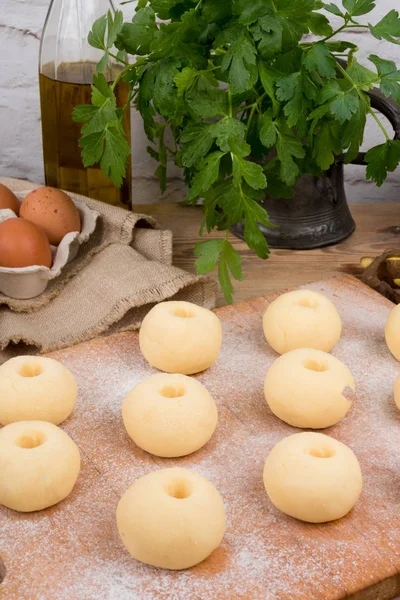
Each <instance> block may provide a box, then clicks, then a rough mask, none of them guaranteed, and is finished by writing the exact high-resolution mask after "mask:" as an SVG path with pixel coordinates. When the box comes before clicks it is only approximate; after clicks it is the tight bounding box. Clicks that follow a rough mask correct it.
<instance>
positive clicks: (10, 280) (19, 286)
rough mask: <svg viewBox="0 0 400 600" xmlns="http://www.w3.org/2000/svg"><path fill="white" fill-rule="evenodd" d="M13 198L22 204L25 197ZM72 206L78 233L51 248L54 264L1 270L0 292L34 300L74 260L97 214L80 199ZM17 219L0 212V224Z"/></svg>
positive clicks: (19, 195) (98, 214)
mask: <svg viewBox="0 0 400 600" xmlns="http://www.w3.org/2000/svg"><path fill="white" fill-rule="evenodd" d="M16 196H17V198H18V199H19V200H20V201H21V202H22V200H23V198H24V194H18V192H17V193H16ZM71 199H72V198H71ZM73 203H74V204H75V206H76V208H77V209H78V211H79V214H80V217H81V226H82V227H81V232H80V233H79V232H78V231H74V232H72V233H67V235H65V236H64V237H63V239H62V240H61V242H60V244H59V245H58V246H51V251H52V255H53V262H52V266H51V268H50V269H49V268H48V267H43V266H31V267H23V268H20V269H8V268H5V267H0V293H3V294H5V295H6V296H9V297H10V298H17V299H18V300H27V299H28V298H36V296H40V294H42V293H43V292H44V291H45V289H46V288H47V286H48V284H49V281H51V280H52V279H55V278H56V277H58V276H59V275H60V273H61V271H62V269H63V268H64V267H65V265H67V264H68V263H70V262H72V261H73V260H74V259H75V258H76V257H77V255H78V252H79V247H80V246H81V245H82V244H83V243H84V242H87V240H88V239H89V238H90V236H91V235H92V233H93V232H94V230H95V229H96V223H97V220H98V218H99V217H100V213H98V212H97V211H95V210H92V209H91V208H89V207H88V206H86V204H85V203H84V202H79V200H73ZM16 217H17V215H16V214H15V213H14V212H13V211H12V210H10V209H3V210H0V223H1V222H2V221H6V220H7V219H15V218H16Z"/></svg>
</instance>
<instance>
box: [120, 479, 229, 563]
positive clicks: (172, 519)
mask: <svg viewBox="0 0 400 600" xmlns="http://www.w3.org/2000/svg"><path fill="white" fill-rule="evenodd" d="M117 526H118V531H119V534H120V536H121V539H122V542H123V543H124V545H125V547H126V548H127V550H128V552H130V554H131V555H132V556H133V557H134V558H136V559H137V560H139V561H141V562H143V563H146V564H149V565H153V566H154V567H162V568H164V569H174V570H177V569H188V568H189V567H193V566H194V565H197V564H198V563H199V562H201V561H202V560H204V559H205V558H207V557H208V556H209V555H210V554H211V553H212V552H213V551H214V550H215V549H216V548H218V546H219V545H220V543H221V541H222V538H223V536H224V533H225V510H224V503H223V500H222V498H221V496H220V494H219V492H218V491H217V490H216V488H215V487H214V486H213V484H212V483H211V482H210V481H209V480H208V479H206V478H205V477H203V476H202V475H200V474H199V473H196V471H192V470H190V469H182V468H172V469H162V470H160V471H154V472H152V473H149V474H148V475H145V476H144V477H141V478H140V479H138V480H137V481H135V483H134V484H133V485H132V486H131V487H130V488H129V489H128V491H127V492H126V493H125V494H124V495H123V496H122V498H121V500H120V502H119V504H118V508H117Z"/></svg>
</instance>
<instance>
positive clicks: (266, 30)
mask: <svg viewBox="0 0 400 600" xmlns="http://www.w3.org/2000/svg"><path fill="white" fill-rule="evenodd" d="M251 31H252V35H253V38H254V39H255V40H256V41H258V42H259V44H258V46H257V50H258V53H259V54H260V56H261V58H262V59H263V60H267V59H268V58H270V57H271V56H273V55H274V54H277V53H278V52H279V51H280V50H281V48H282V40H283V37H282V34H283V27H282V24H281V23H280V22H279V21H278V19H276V18H275V17H271V16H269V15H266V16H264V17H262V18H260V19H258V21H257V23H256V24H255V25H254V26H253V27H252V30H251Z"/></svg>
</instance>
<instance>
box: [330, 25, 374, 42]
mask: <svg viewBox="0 0 400 600" xmlns="http://www.w3.org/2000/svg"><path fill="white" fill-rule="evenodd" d="M357 27H362V28H363V29H365V28H367V29H368V25H359V24H358V23H353V25H348V21H347V20H346V22H345V23H344V25H342V26H341V27H339V29H336V31H333V32H332V33H331V34H330V35H327V36H326V37H324V38H323V39H322V40H320V41H321V42H327V41H328V40H330V39H331V38H333V37H334V36H335V35H337V34H338V33H340V32H341V31H343V30H344V29H356V28H357Z"/></svg>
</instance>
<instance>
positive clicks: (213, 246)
mask: <svg viewBox="0 0 400 600" xmlns="http://www.w3.org/2000/svg"><path fill="white" fill-rule="evenodd" d="M194 253H195V255H196V256H198V257H199V258H198V259H197V260H196V269H197V272H198V273H200V274H205V273H209V272H210V271H213V270H214V269H215V267H216V265H217V263H218V261H219V266H218V279H219V282H220V284H221V288H222V291H223V293H224V296H225V300H226V301H227V302H228V303H231V302H232V300H233V293H234V289H233V286H232V282H231V279H230V275H229V272H230V273H231V274H232V276H233V277H234V278H235V279H236V280H238V281H242V280H243V271H242V257H241V256H240V254H239V253H238V252H237V250H235V248H234V247H233V246H232V244H230V242H228V240H227V239H222V240H207V241H205V242H199V243H198V244H196V246H195V248H194Z"/></svg>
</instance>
